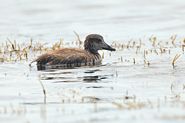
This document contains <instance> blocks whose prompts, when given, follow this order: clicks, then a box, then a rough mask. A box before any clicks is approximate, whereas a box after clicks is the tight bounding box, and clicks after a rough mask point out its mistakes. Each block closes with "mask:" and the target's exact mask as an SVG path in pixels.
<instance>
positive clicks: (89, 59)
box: [36, 48, 101, 70]
mask: <svg viewBox="0 0 185 123" xmlns="http://www.w3.org/2000/svg"><path fill="white" fill-rule="evenodd" d="M36 62H37V67H38V69H39V70H42V69H46V67H51V68H71V67H80V66H87V65H89V66H91V65H99V64H101V57H100V55H99V54H92V53H90V52H88V51H86V50H82V49H75V48H64V49H60V50H56V51H51V52H49V53H46V54H43V55H41V56H40V57H38V59H36Z"/></svg>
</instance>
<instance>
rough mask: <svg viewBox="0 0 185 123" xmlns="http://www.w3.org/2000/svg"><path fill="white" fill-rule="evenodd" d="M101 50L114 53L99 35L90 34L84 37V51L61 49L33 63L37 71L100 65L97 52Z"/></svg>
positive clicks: (99, 57)
mask: <svg viewBox="0 0 185 123" xmlns="http://www.w3.org/2000/svg"><path fill="white" fill-rule="evenodd" d="M102 49H105V50H110V51H115V49H114V48H112V47H110V46H109V45H108V44H106V43H105V42H104V39H103V37H102V36H101V35H98V34H90V35H88V36H87V37H86V40H85V42H84V49H76V48H63V49H60V50H55V51H51V52H48V53H46V54H43V55H41V56H39V57H38V58H37V59H36V60H35V61H36V62H37V68H38V70H44V69H47V68H73V67H80V66H92V65H100V64H101V56H100V55H99V53H98V50H102Z"/></svg>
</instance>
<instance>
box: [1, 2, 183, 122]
mask: <svg viewBox="0 0 185 123" xmlns="http://www.w3.org/2000/svg"><path fill="white" fill-rule="evenodd" d="M184 6H185V3H184V2H183V1H180V0H177V1H167V0H163V1H159V0H157V1H153V2H149V1H144V0H142V1H136V0H131V1H130V0H127V1H122V0H117V1H114V0H107V1H105V0H103V1H98V0H94V1H85V0H79V1H73V2H71V1H67V0H62V1H61V0H54V1H49V0H48V1H44V0H39V1H38V0H32V1H28V0H17V1H11V0H7V1H6V2H2V1H1V4H0V18H1V19H0V39H1V42H4V41H5V40H7V38H9V39H13V40H14V39H16V40H17V41H18V42H26V41H28V40H30V38H33V40H34V41H38V40H39V41H41V42H49V43H52V41H56V40H59V39H60V38H64V40H65V41H66V42H69V41H74V40H75V35H74V33H73V31H76V32H78V33H79V34H80V36H81V37H82V38H83V37H84V36H85V35H86V34H88V33H100V34H102V35H104V36H105V39H107V40H108V42H109V43H111V42H112V41H115V40H118V41H119V42H121V41H124V40H127V39H134V38H143V37H149V36H151V35H152V34H154V35H157V36H158V37H160V38H162V39H163V38H165V39H169V35H171V34H178V37H183V36H184V26H185V23H184V22H185V16H184V14H185V10H184ZM143 41H145V40H143ZM144 43H146V44H147V42H144ZM178 50H179V49H177V52H179V51H178ZM171 52H172V51H171ZM180 53H181V52H180ZM175 54H176V49H175V51H174V52H172V53H171V54H168V55H159V56H158V55H157V56H156V55H155V56H150V57H149V58H147V59H148V60H149V61H150V62H151V65H150V66H147V65H145V64H143V54H142V53H141V54H139V55H136V54H135V50H132V49H128V50H117V51H116V52H112V53H109V52H106V51H104V59H103V61H102V65H101V66H95V67H82V68H75V69H60V70H46V71H37V69H36V66H35V64H33V66H32V67H29V63H30V61H31V60H32V58H31V59H29V60H28V61H20V62H16V63H14V62H13V63H12V62H10V63H0V121H1V122H2V123H15V122H17V123H35V122H43V123H52V122H55V123H60V122H67V123H76V122H79V123H82V122H84V123H86V122H88V123H89V122H90V123H97V122H105V123H109V122H112V123H115V122H120V123H122V122H123V121H125V122H136V121H138V122H169V121H174V122H176V121H177V120H178V121H179V122H184V117H185V116H184V114H185V111H184V106H185V104H184V100H185V98H184V97H185V95H184V94H185V93H184V85H185V81H184V72H185V67H184V60H185V59H184V58H185V57H184V55H183V54H181V59H179V60H178V63H177V67H176V68H175V69H173V68H172V66H171V61H172V59H173V57H174V56H175ZM133 58H135V59H136V63H135V64H134V63H133V62H134V61H133ZM42 85H43V87H44V89H45V91H46V95H44V93H43V88H42Z"/></svg>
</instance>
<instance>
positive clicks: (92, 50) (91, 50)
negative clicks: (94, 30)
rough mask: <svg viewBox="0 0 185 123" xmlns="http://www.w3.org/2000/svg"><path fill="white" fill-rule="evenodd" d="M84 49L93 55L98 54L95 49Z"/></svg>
mask: <svg viewBox="0 0 185 123" xmlns="http://www.w3.org/2000/svg"><path fill="white" fill-rule="evenodd" d="M85 50H86V51H88V52H90V53H92V54H94V55H98V54H99V53H98V51H97V50H94V49H90V48H85Z"/></svg>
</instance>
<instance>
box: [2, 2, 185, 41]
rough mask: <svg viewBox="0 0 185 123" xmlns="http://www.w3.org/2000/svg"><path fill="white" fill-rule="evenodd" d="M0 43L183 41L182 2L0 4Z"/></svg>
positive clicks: (184, 7) (184, 13)
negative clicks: (97, 37)
mask: <svg viewBox="0 0 185 123" xmlns="http://www.w3.org/2000/svg"><path fill="white" fill-rule="evenodd" d="M0 2H1V4H0V41H1V42H3V41H5V40H7V38H9V39H12V40H15V39H16V40H17V41H26V40H29V39H30V38H33V39H34V40H42V41H45V42H51V41H54V40H59V39H60V38H64V40H66V41H70V40H73V39H74V38H75V35H74V33H73V31H76V32H77V33H78V34H79V35H80V36H81V37H83V38H84V36H86V35H87V34H89V33H99V34H102V35H103V36H105V37H106V38H107V39H108V40H124V39H131V38H141V37H144V36H151V35H156V36H160V37H161V38H162V37H169V36H170V35H173V34H178V36H184V31H185V2H184V1H183V0H155V1H153V0H147V1H146V0H91V1H90V0H88V1H87V0H73V1H72V0H6V1H5V0H0Z"/></svg>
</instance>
